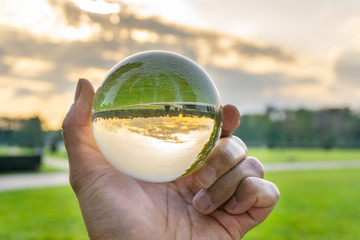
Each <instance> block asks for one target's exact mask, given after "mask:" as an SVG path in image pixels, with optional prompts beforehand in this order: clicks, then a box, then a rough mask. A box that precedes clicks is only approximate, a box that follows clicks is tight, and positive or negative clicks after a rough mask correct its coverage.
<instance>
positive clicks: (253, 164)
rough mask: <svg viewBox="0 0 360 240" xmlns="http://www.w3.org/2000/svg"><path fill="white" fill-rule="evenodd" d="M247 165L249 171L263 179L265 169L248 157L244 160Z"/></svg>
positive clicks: (255, 159)
mask: <svg viewBox="0 0 360 240" xmlns="http://www.w3.org/2000/svg"><path fill="white" fill-rule="evenodd" d="M245 161H246V162H247V164H248V165H249V167H250V169H252V170H253V171H255V173H256V174H257V176H258V177H260V178H264V176H265V167H264V165H263V164H262V163H261V162H260V161H259V160H258V159H257V158H255V157H248V158H246V160H245Z"/></svg>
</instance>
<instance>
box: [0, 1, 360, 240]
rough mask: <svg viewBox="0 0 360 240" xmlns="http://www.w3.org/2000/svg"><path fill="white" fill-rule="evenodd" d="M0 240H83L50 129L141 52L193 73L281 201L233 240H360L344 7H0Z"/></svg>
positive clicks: (353, 61)
mask: <svg viewBox="0 0 360 240" xmlns="http://www.w3.org/2000/svg"><path fill="white" fill-rule="evenodd" d="M0 33H1V34H0V103H1V105H0V202H1V204H0V239H87V235H86V231H85V227H84V226H83V223H82V220H81V215H80V211H79V210H78V206H77V202H76V199H75V197H74V195H73V194H72V192H71V189H70V187H69V186H68V183H67V162H66V160H67V159H66V153H65V151H64V147H63V143H62V138H61V132H60V128H61V122H62V120H63V118H64V116H65V114H66V112H67V110H68V109H69V107H70V105H71V104H72V102H73V98H74V92H75V88H76V83H77V81H78V79H79V78H81V77H84V78H87V79H89V80H90V81H91V82H92V83H93V85H94V86H95V88H97V87H98V86H99V84H100V82H101V81H102V79H103V78H104V77H105V75H106V73H107V72H108V71H109V69H110V68H111V67H112V66H113V65H115V64H116V63H117V62H118V61H120V60H122V59H123V58H125V57H127V56H129V55H131V54H134V53H137V52H140V51H145V50H154V49H159V50H168V51H174V52H177V53H180V54H182V55H185V56H187V57H189V58H190V59H192V60H194V61H196V62H197V63H199V64H200V65H201V66H202V67H203V68H204V69H205V70H206V71H207V72H208V73H209V75H210V76H211V77H212V79H213V80H214V82H215V84H216V85H217V87H218V90H219V92H220V95H221V98H222V102H223V104H228V103H231V104H234V105H236V106H237V107H238V109H239V110H240V112H241V114H242V120H241V125H240V127H239V128H238V129H237V130H236V132H235V133H234V134H235V135H237V136H239V137H241V138H242V139H243V140H244V141H245V142H246V143H247V145H248V146H249V154H251V155H254V156H256V157H258V158H259V159H260V160H261V161H262V162H263V163H264V165H265V167H266V168H267V169H268V172H267V173H266V179H268V180H270V181H273V182H274V183H276V184H277V185H278V187H279V189H280V191H281V194H282V196H281V200H280V202H279V204H278V206H277V207H276V209H275V210H274V213H273V214H272V215H271V216H270V217H269V218H268V219H267V220H266V221H265V222H264V223H263V224H262V225H261V226H259V227H257V228H255V229H254V230H253V231H251V232H250V233H249V234H248V235H247V236H246V237H245V239H326V240H328V239H360V230H358V222H359V219H360V204H359V202H360V188H359V185H360V184H359V176H360V175H359V174H360V170H359V168H360V2H359V1H357V0H347V1H342V0H331V1H320V0H319V1H293V0H290V1H289V0H287V1H285V0H277V1H269V0H258V1H250V0H241V1H235V0H223V1H221V2H219V1H214V0H207V1H204V0H197V1H190V0H173V1H166V0H157V1H151V0H147V1H145V0H132V1H130V0H122V1H101V0H97V1H92V0H66V1H65V0H64V1H55V0H32V1H25V0H0Z"/></svg>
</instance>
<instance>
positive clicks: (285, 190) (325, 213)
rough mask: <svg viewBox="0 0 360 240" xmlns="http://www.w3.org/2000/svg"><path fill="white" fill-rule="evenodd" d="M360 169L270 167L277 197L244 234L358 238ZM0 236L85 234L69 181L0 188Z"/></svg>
mask: <svg viewBox="0 0 360 240" xmlns="http://www.w3.org/2000/svg"><path fill="white" fill-rule="evenodd" d="M359 175H360V170H331V171H330V170H325V171H308V172H304V171H299V172H291V173H287V172H271V173H267V174H266V179H268V180H270V181H272V182H274V183H276V185H277V186H278V187H279V189H280V191H281V198H280V201H279V203H278V205H277V207H276V208H275V210H274V212H273V213H272V214H271V216H270V217H269V218H268V219H267V220H266V221H265V222H264V223H263V224H262V225H260V226H258V227H257V228H255V229H253V230H252V231H251V232H249V233H248V234H247V235H246V237H245V238H244V239H246V240H260V239H261V240H263V239H270V240H271V239H273V240H292V239H299V240H300V239H306V240H332V239H334V240H335V239H341V240H347V239H348V240H350V239H351V240H353V239H360V231H359V229H358V224H359V219H360V204H359V203H360V188H359V184H357V183H358V182H359ZM0 202H1V204H0V212H1V217H0V226H1V227H0V239H87V235H86V230H85V227H84V225H83V222H82V219H81V215H80V211H79V208H78V205H77V201H76V199H75V196H74V194H73V193H72V191H71V188H70V187H57V188H46V189H36V190H23V191H14V192H6V193H0Z"/></svg>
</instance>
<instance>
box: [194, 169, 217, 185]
mask: <svg viewBox="0 0 360 240" xmlns="http://www.w3.org/2000/svg"><path fill="white" fill-rule="evenodd" d="M196 179H197V181H198V182H199V183H200V184H201V185H202V186H203V187H205V188H208V187H210V186H211V184H213V183H214V182H215V180H216V172H215V169H214V168H212V167H210V166H204V167H203V168H202V169H201V170H200V171H199V173H198V174H197V175H196Z"/></svg>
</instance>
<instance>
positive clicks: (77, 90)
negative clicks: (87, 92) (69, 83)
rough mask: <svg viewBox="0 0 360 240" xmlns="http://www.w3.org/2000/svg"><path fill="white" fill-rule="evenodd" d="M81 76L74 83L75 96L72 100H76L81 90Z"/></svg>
mask: <svg viewBox="0 0 360 240" xmlns="http://www.w3.org/2000/svg"><path fill="white" fill-rule="evenodd" d="M81 85H82V84H81V78H79V81H78V83H77V85H76V91H75V98H74V102H77V100H78V99H79V97H80V92H81Z"/></svg>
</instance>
